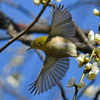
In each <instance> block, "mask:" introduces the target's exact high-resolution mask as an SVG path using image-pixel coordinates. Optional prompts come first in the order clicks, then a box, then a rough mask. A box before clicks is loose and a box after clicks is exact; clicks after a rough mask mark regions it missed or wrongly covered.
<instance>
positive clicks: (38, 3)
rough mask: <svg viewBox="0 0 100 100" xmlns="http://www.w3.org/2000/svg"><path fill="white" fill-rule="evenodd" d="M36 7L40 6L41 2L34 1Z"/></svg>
mask: <svg viewBox="0 0 100 100" xmlns="http://www.w3.org/2000/svg"><path fill="white" fill-rule="evenodd" d="M32 1H33V2H34V4H35V5H37V6H39V5H40V0H32Z"/></svg>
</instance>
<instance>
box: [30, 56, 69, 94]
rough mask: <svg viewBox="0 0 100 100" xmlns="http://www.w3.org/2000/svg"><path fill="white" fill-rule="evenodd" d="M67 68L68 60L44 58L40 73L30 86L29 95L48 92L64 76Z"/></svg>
mask: <svg viewBox="0 0 100 100" xmlns="http://www.w3.org/2000/svg"><path fill="white" fill-rule="evenodd" d="M68 68H69V59H68V58H54V57H50V56H46V60H45V61H44V64H43V67H42V70H41V72H40V73H39V75H38V78H37V79H36V81H35V82H33V83H32V84H30V86H31V88H30V89H29V90H31V93H32V92H33V91H35V93H34V95H35V94H36V93H37V92H38V94H40V92H41V93H43V92H44V91H48V89H51V88H52V87H53V86H55V85H56V84H57V83H58V82H59V80H61V79H62V78H63V76H65V74H66V72H67V70H68Z"/></svg>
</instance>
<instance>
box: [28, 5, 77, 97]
mask: <svg viewBox="0 0 100 100" xmlns="http://www.w3.org/2000/svg"><path fill="white" fill-rule="evenodd" d="M63 8H64V6H62V7H61V5H59V7H58V8H55V10H54V9H53V14H52V23H51V29H50V33H49V36H43V37H38V38H36V39H35V40H33V41H32V43H31V47H30V48H29V49H31V48H35V49H41V50H43V51H44V52H45V54H46V59H45V61H44V64H43V66H42V69H41V71H40V73H39V75H38V78H37V79H36V80H35V82H33V83H32V84H31V85H30V86H31V88H30V89H29V90H32V91H31V93H32V92H33V91H35V93H34V95H35V94H36V93H37V92H38V94H40V93H43V92H44V91H48V89H51V88H52V87H53V86H55V85H57V83H58V82H59V81H60V80H61V79H62V78H63V76H65V74H66V72H67V70H68V68H69V59H68V58H67V57H76V56H77V50H76V46H75V45H74V44H73V43H72V42H71V41H69V40H68V38H70V37H71V36H74V35H75V27H74V23H73V21H72V17H71V14H70V13H69V11H68V10H67V8H65V9H64V10H62V9H63Z"/></svg>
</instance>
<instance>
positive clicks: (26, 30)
mask: <svg viewBox="0 0 100 100" xmlns="http://www.w3.org/2000/svg"><path fill="white" fill-rule="evenodd" d="M49 2H50V0H48V2H47V3H46V4H45V5H44V6H43V8H42V10H41V12H40V13H39V15H38V16H37V17H36V19H35V20H34V21H33V22H32V23H31V24H30V25H29V26H28V27H27V28H26V29H25V30H24V31H22V32H21V33H20V34H19V35H18V36H16V37H15V38H13V39H11V40H9V42H8V43H7V44H6V45H5V46H3V47H2V48H1V49H0V52H2V51H3V50H4V49H5V48H6V47H8V46H9V45H10V44H11V43H13V42H14V41H15V40H17V39H18V38H19V37H21V36H22V35H24V34H26V33H27V32H28V30H29V29H30V28H31V27H32V26H33V25H34V24H35V23H36V22H37V21H38V20H39V18H40V16H41V15H42V13H43V12H44V10H45V9H46V7H47V5H48V3H49Z"/></svg>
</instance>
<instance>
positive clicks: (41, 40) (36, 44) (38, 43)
mask: <svg viewBox="0 0 100 100" xmlns="http://www.w3.org/2000/svg"><path fill="white" fill-rule="evenodd" d="M46 40H47V36H44V37H38V38H36V39H35V40H33V41H32V42H31V45H30V47H29V48H28V49H27V50H29V49H32V48H34V49H41V50H43V49H44V46H45V43H46Z"/></svg>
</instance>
